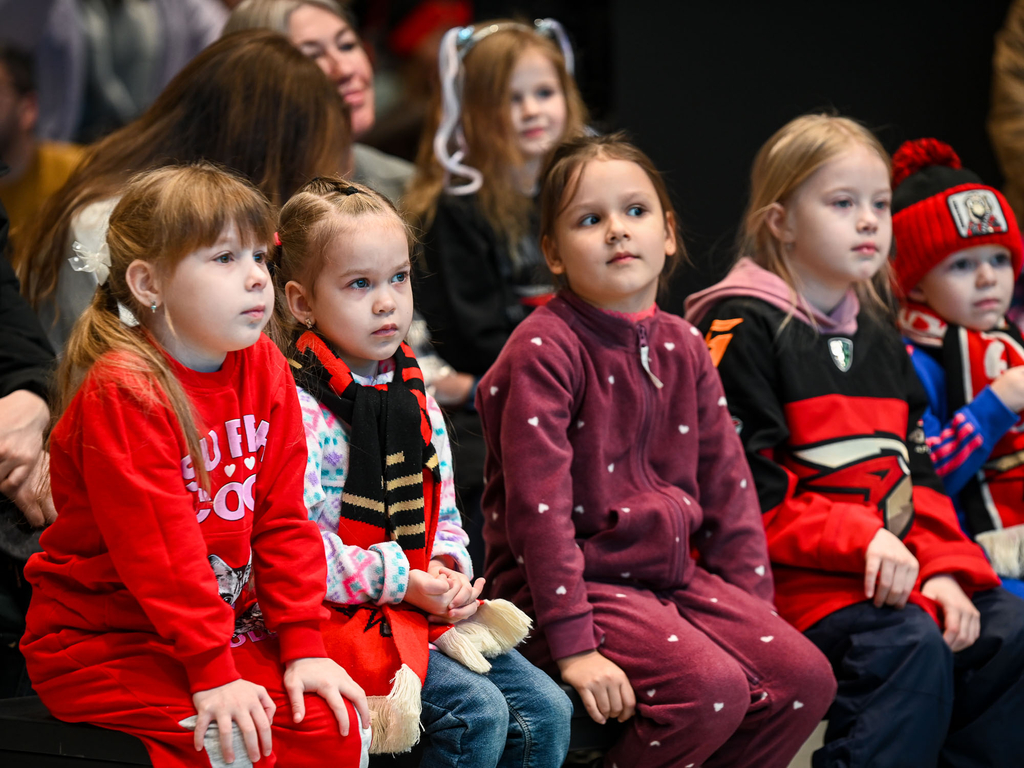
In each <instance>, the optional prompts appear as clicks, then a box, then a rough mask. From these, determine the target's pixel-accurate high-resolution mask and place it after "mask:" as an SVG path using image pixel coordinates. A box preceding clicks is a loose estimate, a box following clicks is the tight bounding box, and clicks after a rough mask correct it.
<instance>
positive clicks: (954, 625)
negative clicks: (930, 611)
mask: <svg viewBox="0 0 1024 768" xmlns="http://www.w3.org/2000/svg"><path fill="white" fill-rule="evenodd" d="M921 594H922V595H924V596H925V597H930V598H931V599H932V600H934V601H935V602H937V603H938V604H939V605H941V606H942V629H943V632H942V639H943V640H945V641H946V645H948V646H949V647H950V649H951V650H952V651H953V653H956V652H957V651H962V650H963V649H964V648H970V647H971V646H972V645H974V641H975V640H977V639H978V635H979V634H981V613H980V612H979V611H978V609H977V608H975V607H974V603H972V602H971V598H969V597H968V596H967V595H965V594H964V591H963V590H962V589H960V585H959V584H957V583H956V580H955V579H954V578H953V577H952V576H932V577H931V578H930V579H928V581H926V582H925V583H924V584H923V585H922V586H921Z"/></svg>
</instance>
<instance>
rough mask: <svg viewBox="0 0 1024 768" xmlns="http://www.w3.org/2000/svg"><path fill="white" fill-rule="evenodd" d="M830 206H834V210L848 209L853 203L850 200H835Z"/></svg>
mask: <svg viewBox="0 0 1024 768" xmlns="http://www.w3.org/2000/svg"><path fill="white" fill-rule="evenodd" d="M832 205H834V206H835V207H836V208H849V207H850V206H851V205H853V201H852V200H836V201H835V202H834V203H832Z"/></svg>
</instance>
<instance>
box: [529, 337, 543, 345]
mask: <svg viewBox="0 0 1024 768" xmlns="http://www.w3.org/2000/svg"><path fill="white" fill-rule="evenodd" d="M530 341H531V342H533V343H534V344H536V345H537V346H538V347H539V346H540V345H541V344H543V343H544V342H543V341H541V338H540V336H534V337H533V338H532V339H530Z"/></svg>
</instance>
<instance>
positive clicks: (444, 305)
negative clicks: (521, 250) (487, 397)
mask: <svg viewBox="0 0 1024 768" xmlns="http://www.w3.org/2000/svg"><path fill="white" fill-rule="evenodd" d="M506 261H507V258H504V257H503V252H502V249H501V246H500V244H499V243H498V239H497V237H496V235H495V233H494V231H493V230H492V229H491V227H490V226H489V225H488V224H487V221H486V220H485V219H484V217H483V214H482V212H481V211H480V209H479V207H478V205H477V204H476V201H475V199H474V198H472V197H470V198H453V197H450V196H442V197H441V199H440V200H439V201H438V205H437V213H436V215H435V217H434V221H433V223H432V224H431V226H430V229H429V230H428V231H427V233H426V235H425V236H424V238H423V251H422V259H421V262H420V264H419V269H418V275H417V285H416V302H417V307H418V309H419V311H420V312H421V313H422V314H423V317H424V318H425V319H426V321H427V325H428V327H429V328H430V332H431V336H432V339H433V341H434V344H435V346H436V347H437V352H438V354H439V355H440V356H441V357H442V358H444V359H445V360H446V361H447V362H448V363H449V364H450V365H451V366H452V367H454V368H455V369H456V370H458V371H465V372H467V373H471V374H474V375H476V376H482V375H483V374H484V373H485V372H486V371H487V369H488V368H489V367H490V366H491V364H492V363H493V362H494V361H495V360H496V359H497V358H498V353H499V352H501V348H502V347H503V346H504V345H505V342H506V341H507V340H508V337H509V335H510V334H511V333H512V330H513V329H514V328H515V322H514V320H513V319H512V318H510V317H509V313H508V305H509V301H510V299H509V294H510V292H511V275H508V274H504V272H505V271H506V270H504V269H503V267H502V265H503V264H504V263H505V262H506Z"/></svg>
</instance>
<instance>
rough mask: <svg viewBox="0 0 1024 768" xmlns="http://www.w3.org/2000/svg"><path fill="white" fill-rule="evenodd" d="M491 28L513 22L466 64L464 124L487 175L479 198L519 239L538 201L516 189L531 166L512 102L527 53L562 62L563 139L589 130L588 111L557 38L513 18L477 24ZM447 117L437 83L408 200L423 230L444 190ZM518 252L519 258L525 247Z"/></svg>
mask: <svg viewBox="0 0 1024 768" xmlns="http://www.w3.org/2000/svg"><path fill="white" fill-rule="evenodd" d="M491 25H510V26H508V27H507V28H504V29H499V30H498V31H497V32H494V33H492V34H490V35H488V36H487V37H485V38H484V39H483V40H481V41H480V42H479V43H477V44H476V45H475V46H473V48H472V49H471V50H470V51H469V53H467V54H466V57H465V59H464V60H463V63H462V70H463V84H462V115H461V126H462V130H463V132H464V134H465V137H466V143H467V146H468V148H469V149H468V152H467V155H466V157H465V158H464V159H463V161H464V162H466V163H468V164H469V165H471V166H473V167H474V168H476V169H477V170H479V171H480V172H481V173H482V174H483V186H482V187H481V188H480V191H479V192H478V193H477V195H478V199H479V201H480V208H481V210H482V211H483V214H484V218H485V219H486V220H487V223H488V224H490V226H491V228H492V229H493V230H494V231H495V232H496V233H497V234H498V236H499V237H500V238H504V239H505V240H506V241H507V242H509V243H512V244H514V243H515V242H517V241H518V240H519V238H520V237H522V236H523V235H524V234H526V232H527V231H528V230H529V218H530V212H531V210H532V206H533V201H532V200H531V198H530V197H529V196H528V195H525V194H523V192H522V191H520V190H519V189H518V188H517V187H516V184H515V178H514V174H513V173H512V172H511V170H512V169H513V168H515V167H517V166H519V165H522V163H523V157H522V153H521V152H520V149H519V141H518V139H517V137H516V134H515V131H514V130H513V128H512V119H511V109H510V106H509V105H510V101H509V86H510V82H511V80H512V71H513V70H514V69H515V66H516V63H517V62H518V61H519V58H520V57H521V56H522V55H523V54H524V53H525V52H526V51H529V50H537V51H540V52H541V53H543V54H544V55H545V56H547V57H548V59H550V61H551V63H552V64H553V65H554V67H555V71H556V72H557V73H558V81H559V83H560V85H561V88H562V93H563V95H564V97H565V106H566V121H565V133H564V134H563V135H562V137H561V138H562V139H565V138H572V137H575V136H577V135H579V134H581V133H583V131H584V129H585V126H586V122H587V110H586V107H585V106H584V104H583V99H582V98H581V97H580V93H579V89H578V88H577V87H576V81H575V80H573V78H572V76H571V75H570V74H569V71H568V70H567V69H566V64H565V57H564V56H563V54H562V51H561V49H560V48H559V47H558V45H557V44H556V43H555V42H554V41H552V40H551V39H549V38H548V37H545V36H544V35H541V34H539V33H538V32H535V31H534V30H533V29H531V28H529V27H527V26H525V25H522V24H516V23H515V22H512V21H509V20H500V19H499V20H495V21H488V22H481V23H480V24H478V25H477V28H480V29H483V28H485V27H487V26H491ZM440 121H441V93H440V89H439V88H437V87H435V90H434V94H433V99H432V103H431V108H430V112H429V113H428V115H427V121H426V124H425V125H424V128H423V134H422V139H421V141H420V148H419V153H418V156H417V158H416V175H415V176H414V177H413V180H412V183H411V185H410V188H409V191H408V192H407V193H406V195H405V197H404V199H403V201H402V203H403V207H404V208H405V209H406V210H407V211H408V212H409V214H410V215H411V216H413V217H415V218H416V219H417V221H418V222H419V223H420V226H423V227H427V226H429V224H430V222H431V221H432V220H433V217H434V213H435V211H436V210H437V201H438V198H440V196H441V194H442V192H443V189H444V179H445V171H444V168H443V167H442V166H441V164H440V163H439V162H438V160H437V158H436V157H435V156H434V135H435V134H436V133H437V128H438V125H439V123H440ZM541 165H544V164H543V163H542V164H541ZM511 250H512V253H513V258H514V257H515V253H516V250H517V249H515V248H512V249H511Z"/></svg>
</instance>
